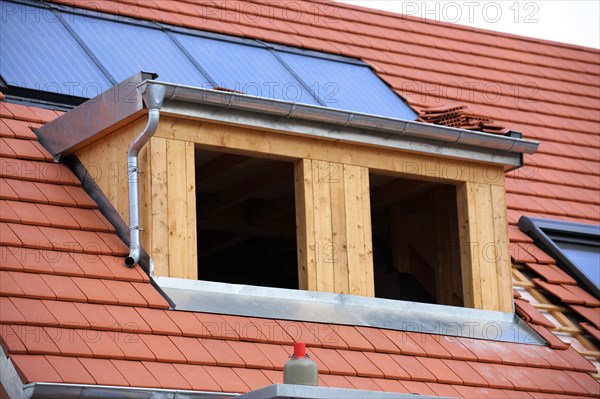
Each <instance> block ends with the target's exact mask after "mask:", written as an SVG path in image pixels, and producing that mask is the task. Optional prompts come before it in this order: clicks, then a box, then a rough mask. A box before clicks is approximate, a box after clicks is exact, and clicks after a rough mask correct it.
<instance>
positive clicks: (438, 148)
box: [37, 72, 539, 169]
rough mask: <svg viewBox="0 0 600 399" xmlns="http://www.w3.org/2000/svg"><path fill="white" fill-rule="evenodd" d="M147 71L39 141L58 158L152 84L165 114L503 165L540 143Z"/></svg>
mask: <svg viewBox="0 0 600 399" xmlns="http://www.w3.org/2000/svg"><path fill="white" fill-rule="evenodd" d="M152 77H155V75H150V74H147V73H143V72H142V73H138V74H136V75H134V76H132V77H131V78H129V79H127V80H126V81H124V82H121V83H120V84H118V85H116V86H114V87H113V88H111V89H109V90H108V91H106V92H104V93H102V94H100V95H99V96H98V97H96V98H93V99H91V100H88V101H86V102H85V103H83V104H82V105H80V106H79V107H77V108H75V109H73V110H72V111H70V112H68V113H66V114H65V115H63V116H61V117H59V118H57V119H55V120H54V121H52V122H50V123H48V124H47V125H45V126H43V127H41V128H40V129H38V130H37V133H38V136H39V138H40V141H41V142H42V144H43V145H44V146H46V148H48V149H49V150H50V152H51V153H52V154H53V155H54V156H55V157H57V158H58V157H60V156H63V155H68V154H70V153H73V152H74V151H76V150H77V149H78V148H81V147H82V146H83V145H85V144H86V143H89V142H92V141H95V140H97V139H99V138H101V137H102V136H103V135H104V134H106V132H107V131H110V129H111V128H112V129H113V130H114V127H115V126H118V125H119V124H122V123H123V122H124V121H127V120H131V119H132V117H133V116H136V115H138V114H140V113H141V112H143V109H144V106H143V101H142V97H143V96H144V93H146V92H148V91H151V90H149V88H150V87H151V86H157V85H159V86H163V87H165V89H166V90H165V91H166V94H165V104H164V105H163V107H162V108H161V112H165V113H168V114H174V115H182V116H188V117H190V116H191V117H196V118H201V119H207V120H211V119H212V120H216V121H221V122H226V123H230V124H238V125H243V126H253V127H257V128H261V129H269V130H279V131H289V132H291V133H295V134H301V135H310V136H316V137H320V138H326V139H329V140H341V141H346V142H353V143H359V144H363V145H370V146H379V147H384V148H391V149H402V150H409V151H413V152H420V153H429V154H434V155H438V156H439V155H442V156H446V157H451V158H458V159H464V160H471V161H478V162H485V163H490V164H497V165H503V166H504V167H505V168H506V169H514V168H517V167H520V166H522V154H524V153H526V154H533V153H535V152H536V151H537V148H538V145H539V143H538V142H535V141H531V140H525V139H522V138H519V137H510V136H500V135H495V134H489V133H483V132H474V131H470V130H464V129H458V128H452V127H447V126H439V125H432V124H427V123H422V122H415V121H409V120H402V119H395V118H389V117H383V116H377V115H371V114H364V113H357V112H351V111H344V110H340V109H334V108H327V107H321V106H315V105H308V104H301V103H293V102H287V101H281V100H274V99H269V98H263V97H254V96H249V95H241V94H238V93H231V92H224V91H217V90H212V89H203V88H199V87H193V86H186V85H179V84H173V83H165V82H158V81H156V80H152V79H151V78H152ZM132 86H135V87H132ZM225 110H226V112H224V111H225ZM128 118H129V119H128Z"/></svg>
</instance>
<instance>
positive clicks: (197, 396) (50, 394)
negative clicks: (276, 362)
mask: <svg viewBox="0 0 600 399" xmlns="http://www.w3.org/2000/svg"><path fill="white" fill-rule="evenodd" d="M23 393H24V396H23V397H24V398H28V399H29V398H30V399H110V398H128V399H231V398H237V397H239V394H237V393H223V392H205V391H186V390H179V389H156V388H135V387H119V386H107V385H87V384H61V383H47V382H35V383H32V384H27V385H24V386H23ZM11 399H13V398H11Z"/></svg>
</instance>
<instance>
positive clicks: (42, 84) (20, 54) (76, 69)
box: [0, 1, 112, 97]
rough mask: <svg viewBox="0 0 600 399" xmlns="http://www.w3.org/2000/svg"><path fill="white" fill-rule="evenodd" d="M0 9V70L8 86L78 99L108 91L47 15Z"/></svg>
mask: <svg viewBox="0 0 600 399" xmlns="http://www.w3.org/2000/svg"><path fill="white" fill-rule="evenodd" d="M0 7H1V10H2V22H1V23H0V71H1V73H2V78H3V79H4V81H5V82H6V83H7V84H8V85H10V86H17V87H24V88H28V89H34V90H40V91H46V92H53V93H60V94H66V95H72V96H78V97H95V96H96V95H98V94H100V93H101V92H103V91H105V90H107V89H108V88H110V87H111V86H112V84H111V82H110V81H109V80H108V79H107V78H106V76H104V74H103V73H102V72H101V71H100V69H99V68H98V67H97V66H96V65H95V64H94V63H93V62H92V60H91V59H90V58H89V57H88V56H87V55H86V54H85V52H84V51H83V49H82V48H81V47H80V46H79V44H78V43H77V42H76V41H75V40H74V39H73V37H72V36H71V34H70V33H69V32H68V31H67V29H65V27H64V26H63V25H62V24H61V22H60V21H59V20H58V19H57V18H56V16H55V15H54V14H53V13H52V12H51V11H50V10H48V9H43V8H37V7H31V6H28V5H23V4H15V3H8V2H5V1H0Z"/></svg>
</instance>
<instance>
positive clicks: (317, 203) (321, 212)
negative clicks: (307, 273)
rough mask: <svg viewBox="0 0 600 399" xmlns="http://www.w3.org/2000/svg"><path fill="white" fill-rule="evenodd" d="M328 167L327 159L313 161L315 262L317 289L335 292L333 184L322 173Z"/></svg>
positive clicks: (335, 254)
mask: <svg viewBox="0 0 600 399" xmlns="http://www.w3.org/2000/svg"><path fill="white" fill-rule="evenodd" d="M328 168H329V163H328V162H326V161H325V162H324V161H319V160H313V161H312V172H313V209H314V213H313V216H314V226H315V252H316V253H315V263H316V266H317V290H318V291H323V292H334V289H335V283H334V263H335V260H336V256H337V253H336V248H335V243H334V242H333V238H332V215H331V185H330V183H329V176H328V175H327V174H324V173H321V170H328Z"/></svg>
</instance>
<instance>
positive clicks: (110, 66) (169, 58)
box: [65, 15, 208, 87]
mask: <svg viewBox="0 0 600 399" xmlns="http://www.w3.org/2000/svg"><path fill="white" fill-rule="evenodd" d="M65 19H66V20H67V21H68V23H69V24H70V26H71V27H72V28H73V29H74V30H75V32H76V33H77V34H78V35H79V36H80V37H81V39H82V40H83V41H84V42H85V44H86V45H87V46H88V47H89V48H90V49H91V50H92V52H93V53H94V55H95V56H96V57H97V58H98V59H99V60H100V62H101V63H102V64H103V65H104V67H105V68H106V69H107V70H108V71H109V73H110V74H111V75H112V76H113V77H114V78H115V80H116V81H117V82H121V81H123V80H125V79H127V78H129V77H130V76H132V75H133V74H135V73H137V72H139V71H147V72H156V73H158V75H159V76H160V80H161V81H163V82H173V83H180V84H186V85H190V86H197V87H207V84H208V80H207V78H206V77H204V76H203V75H202V74H201V73H200V71H198V69H197V68H196V67H195V66H194V65H193V64H192V63H191V62H190V60H189V59H188V58H187V57H186V56H185V55H184V54H183V53H182V52H181V50H179V48H178V47H177V46H176V45H175V43H173V41H172V40H171V39H169V37H168V36H167V35H166V34H165V33H164V32H163V31H161V30H158V29H152V28H150V27H146V26H139V25H132V24H126V23H120V22H114V21H108V20H105V19H99V18H94V19H92V18H90V17H89V16H79V15H68V16H66V17H65Z"/></svg>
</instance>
